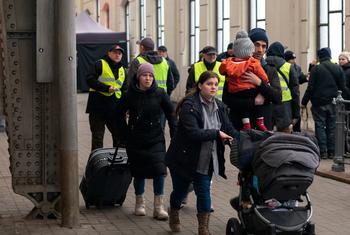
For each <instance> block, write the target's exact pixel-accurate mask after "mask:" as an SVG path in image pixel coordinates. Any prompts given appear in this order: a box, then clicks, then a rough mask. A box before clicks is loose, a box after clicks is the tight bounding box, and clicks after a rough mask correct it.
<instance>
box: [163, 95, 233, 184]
mask: <svg viewBox="0 0 350 235" xmlns="http://www.w3.org/2000/svg"><path fill="white" fill-rule="evenodd" d="M215 100H216V103H217V105H218V108H219V118H220V122H221V129H220V130H221V131H223V132H225V133H227V134H228V135H231V136H232V137H234V138H236V139H237V140H238V139H239V132H237V131H236V130H235V129H234V128H233V126H232V124H231V122H230V120H229V118H228V115H227V111H226V106H225V105H224V104H223V103H222V102H221V101H220V100H218V99H215ZM203 128H204V120H203V114H202V104H201V101H200V98H199V94H195V95H193V96H189V97H187V98H185V100H184V102H183V104H182V106H181V110H180V113H179V122H178V129H177V131H176V134H175V136H174V137H173V138H172V140H171V142H170V146H169V149H168V151H167V154H166V164H167V166H168V167H169V168H170V169H171V170H173V171H175V172H176V174H178V175H180V176H181V177H182V178H184V179H187V180H192V177H193V174H194V173H195V172H196V169H197V165H198V159H199V157H200V150H201V145H202V142H205V141H210V140H217V155H218V161H219V174H220V176H222V177H224V178H226V175H225V158H224V150H225V147H224V144H223V143H222V141H221V140H220V137H219V130H215V129H207V130H205V129H203Z"/></svg>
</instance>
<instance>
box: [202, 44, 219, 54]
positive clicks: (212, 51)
mask: <svg viewBox="0 0 350 235" xmlns="http://www.w3.org/2000/svg"><path fill="white" fill-rule="evenodd" d="M200 53H203V54H217V51H216V49H215V47H212V46H206V47H204V48H203V49H202V50H201V51H200Z"/></svg>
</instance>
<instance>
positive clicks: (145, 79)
mask: <svg viewBox="0 0 350 235" xmlns="http://www.w3.org/2000/svg"><path fill="white" fill-rule="evenodd" d="M152 83H153V74H151V73H143V74H141V75H140V77H139V86H140V89H141V90H143V91H145V90H148V89H149V88H150V87H151V86H152Z"/></svg>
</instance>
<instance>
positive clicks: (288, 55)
mask: <svg viewBox="0 0 350 235" xmlns="http://www.w3.org/2000/svg"><path fill="white" fill-rule="evenodd" d="M295 58H297V57H296V56H295V54H294V52H293V51H286V52H284V59H285V60H286V61H288V60H292V59H295Z"/></svg>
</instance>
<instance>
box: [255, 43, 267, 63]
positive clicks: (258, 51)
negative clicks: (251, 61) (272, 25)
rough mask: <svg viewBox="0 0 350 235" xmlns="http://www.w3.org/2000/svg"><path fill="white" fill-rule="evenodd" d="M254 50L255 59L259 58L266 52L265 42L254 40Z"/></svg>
mask: <svg viewBox="0 0 350 235" xmlns="http://www.w3.org/2000/svg"><path fill="white" fill-rule="evenodd" d="M254 46H255V51H254V53H253V56H254V58H255V59H258V60H261V59H262V58H263V56H264V55H265V52H266V47H267V44H266V42H264V41H256V42H254Z"/></svg>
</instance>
